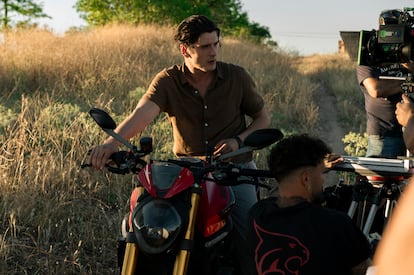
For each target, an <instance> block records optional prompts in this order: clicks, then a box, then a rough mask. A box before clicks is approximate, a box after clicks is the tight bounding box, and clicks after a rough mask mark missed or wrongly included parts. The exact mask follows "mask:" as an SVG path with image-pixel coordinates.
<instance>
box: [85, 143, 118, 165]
mask: <svg viewBox="0 0 414 275" xmlns="http://www.w3.org/2000/svg"><path fill="white" fill-rule="evenodd" d="M116 152H118V148H117V146H115V145H114V144H111V143H108V144H102V145H98V146H96V147H95V148H93V149H92V150H91V152H90V154H89V163H90V164H91V165H92V166H93V167H94V168H95V169H97V170H103V169H104V168H105V164H106V163H107V162H108V159H109V157H110V156H111V155H112V154H113V153H116Z"/></svg>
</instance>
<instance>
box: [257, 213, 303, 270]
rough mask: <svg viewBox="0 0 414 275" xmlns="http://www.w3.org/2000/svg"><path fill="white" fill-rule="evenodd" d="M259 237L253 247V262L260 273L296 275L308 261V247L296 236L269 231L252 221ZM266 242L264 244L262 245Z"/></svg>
mask: <svg viewBox="0 0 414 275" xmlns="http://www.w3.org/2000/svg"><path fill="white" fill-rule="evenodd" d="M254 229H255V231H256V235H257V237H258V239H259V243H258V244H257V246H256V249H255V263H256V270H257V273H258V274H260V275H270V274H272V275H276V274H280V275H297V274H299V271H300V269H301V267H302V266H304V265H305V264H306V263H307V262H308V261H309V249H308V248H307V247H306V246H305V245H303V244H302V243H301V242H300V241H299V240H298V239H297V238H295V237H293V236H289V235H286V234H279V233H276V232H270V231H267V230H265V229H263V228H262V227H260V226H259V225H257V224H256V221H255V222H254ZM264 244H266V245H264Z"/></svg>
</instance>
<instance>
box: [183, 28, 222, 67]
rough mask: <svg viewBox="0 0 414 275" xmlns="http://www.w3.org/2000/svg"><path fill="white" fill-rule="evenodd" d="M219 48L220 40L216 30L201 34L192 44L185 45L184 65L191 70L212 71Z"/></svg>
mask: <svg viewBox="0 0 414 275" xmlns="http://www.w3.org/2000/svg"><path fill="white" fill-rule="evenodd" d="M219 48H220V42H219V38H218V36H217V32H215V31H213V32H206V33H203V34H201V35H200V37H199V38H198V40H197V41H196V42H195V43H194V44H192V45H189V46H186V54H187V55H185V58H186V65H187V66H188V67H190V68H192V69H193V70H199V71H202V72H209V71H214V70H215V69H216V62H217V52H218V49H219Z"/></svg>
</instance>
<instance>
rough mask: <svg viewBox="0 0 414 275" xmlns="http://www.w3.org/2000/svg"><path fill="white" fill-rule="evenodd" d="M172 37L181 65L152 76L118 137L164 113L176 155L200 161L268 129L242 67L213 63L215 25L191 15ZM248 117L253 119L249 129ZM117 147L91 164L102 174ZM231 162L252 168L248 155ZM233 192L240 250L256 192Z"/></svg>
mask: <svg viewBox="0 0 414 275" xmlns="http://www.w3.org/2000/svg"><path fill="white" fill-rule="evenodd" d="M174 38H175V40H176V42H177V43H178V46H179V50H180V53H181V55H182V57H183V59H184V63H183V64H181V65H174V66H171V67H170V68H167V69H164V70H162V71H160V72H159V73H158V74H157V75H156V76H155V78H154V79H153V80H152V82H151V84H150V86H149V88H148V90H147V92H146V93H145V94H144V96H143V97H142V98H141V99H140V100H139V102H138V105H137V106H136V108H135V110H134V111H133V112H132V113H131V114H130V115H129V116H128V117H127V118H126V119H125V120H124V121H123V122H122V123H121V124H120V125H119V126H118V127H117V129H116V130H115V131H116V132H117V133H118V134H120V135H121V136H122V137H124V138H126V139H130V138H132V137H133V136H135V135H137V134H138V133H140V132H141V131H143V130H144V129H145V127H146V126H148V125H149V124H150V123H151V122H152V121H153V120H154V119H155V117H156V116H157V115H158V114H159V113H160V112H165V113H166V114H167V116H168V118H169V120H170V122H171V125H172V128H173V137H174V147H173V150H174V153H175V154H176V155H177V156H193V157H200V158H202V157H204V156H206V154H207V150H208V148H212V149H213V150H214V155H215V156H219V155H220V154H225V153H228V152H231V151H234V150H237V149H239V147H241V146H243V140H244V139H245V137H246V136H248V135H249V134H250V133H252V132H253V131H254V130H257V129H261V128H266V127H268V126H269V124H270V117H269V114H268V112H267V110H266V108H265V104H264V100H263V98H262V97H261V96H260V94H259V93H258V92H257V90H256V85H255V83H254V81H253V80H252V78H251V76H250V75H249V74H248V73H247V72H246V70H245V69H243V68H242V67H239V66H237V65H233V64H228V63H224V62H220V61H217V54H218V51H219V48H220V29H219V28H218V27H217V26H216V24H215V23H214V22H212V21H211V20H210V19H208V18H207V17H205V16H202V15H193V16H190V17H188V18H186V19H185V20H183V21H182V22H181V23H180V24H179V25H178V27H177V30H176V33H175V37H174ZM246 115H247V116H249V117H251V119H252V121H251V123H250V124H249V125H247V123H246V119H245V116H246ZM118 146H119V142H118V141H116V140H115V139H114V138H112V137H109V138H108V139H107V140H105V142H104V143H103V144H102V145H99V146H96V147H95V148H93V149H92V151H91V154H90V163H91V164H92V165H93V166H94V167H95V168H96V169H99V170H102V169H103V168H104V166H105V163H106V162H107V161H108V159H109V157H110V155H111V154H113V153H114V152H116V151H117V150H118ZM231 161H232V162H234V163H238V164H240V166H243V167H245V168H253V167H254V163H253V162H252V153H247V154H244V155H241V156H238V157H235V158H234V159H232V160H231ZM232 188H233V191H234V194H235V197H236V205H235V207H234V209H233V212H232V217H233V221H234V224H235V229H236V230H237V233H238V234H239V235H240V237H241V239H240V242H238V244H240V245H241V246H243V240H244V239H245V231H246V219H247V212H248V210H249V209H250V207H251V206H252V205H253V204H254V203H255V202H256V201H257V198H256V192H255V187H254V186H252V185H247V184H241V185H238V186H235V187H232ZM239 251H241V249H239Z"/></svg>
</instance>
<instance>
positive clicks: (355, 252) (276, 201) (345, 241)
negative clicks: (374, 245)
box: [247, 135, 371, 275]
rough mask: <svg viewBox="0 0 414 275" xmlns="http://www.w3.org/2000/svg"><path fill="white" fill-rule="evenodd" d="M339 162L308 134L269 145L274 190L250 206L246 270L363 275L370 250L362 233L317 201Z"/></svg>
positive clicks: (344, 217) (273, 272)
mask: <svg viewBox="0 0 414 275" xmlns="http://www.w3.org/2000/svg"><path fill="white" fill-rule="evenodd" d="M341 161H342V158H337V157H336V159H335V158H333V155H332V154H331V150H330V149H329V148H328V147H327V146H326V144H325V143H324V142H323V141H321V140H320V139H316V138H313V137H310V136H308V135H293V136H290V137H286V138H285V139H282V140H281V141H279V142H278V143H277V144H276V145H275V147H273V149H272V150H271V153H270V155H269V159H268V163H269V169H270V171H271V173H272V175H273V176H274V177H275V179H276V180H277V182H278V184H279V190H278V194H272V195H271V196H270V197H269V198H267V199H264V200H262V201H259V202H258V203H256V204H255V205H254V206H253V207H252V209H251V212H250V215H249V221H248V237H247V242H248V247H247V252H248V254H249V259H250V262H249V268H248V270H249V271H248V274H251V275H252V274H260V275H261V274H301V275H305V274H309V275H314V274H318V275H324V274H326V275H328V274H329V275H332V274H335V275H340V274H365V271H366V269H367V267H368V266H369V265H370V259H369V257H370V254H371V249H370V245H369V243H368V240H367V239H366V237H365V236H364V235H363V233H362V232H361V231H360V230H359V229H358V228H357V227H356V226H355V225H354V223H353V222H352V220H351V219H350V218H349V217H348V216H347V215H346V214H345V213H343V212H339V211H337V210H333V209H330V208H326V207H322V206H321V205H320V204H318V203H317V202H318V201H320V198H321V195H322V191H323V183H324V177H323V173H324V172H326V171H327V168H331V167H332V166H333V165H335V164H336V163H339V162H341ZM351 272H352V273H351Z"/></svg>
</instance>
